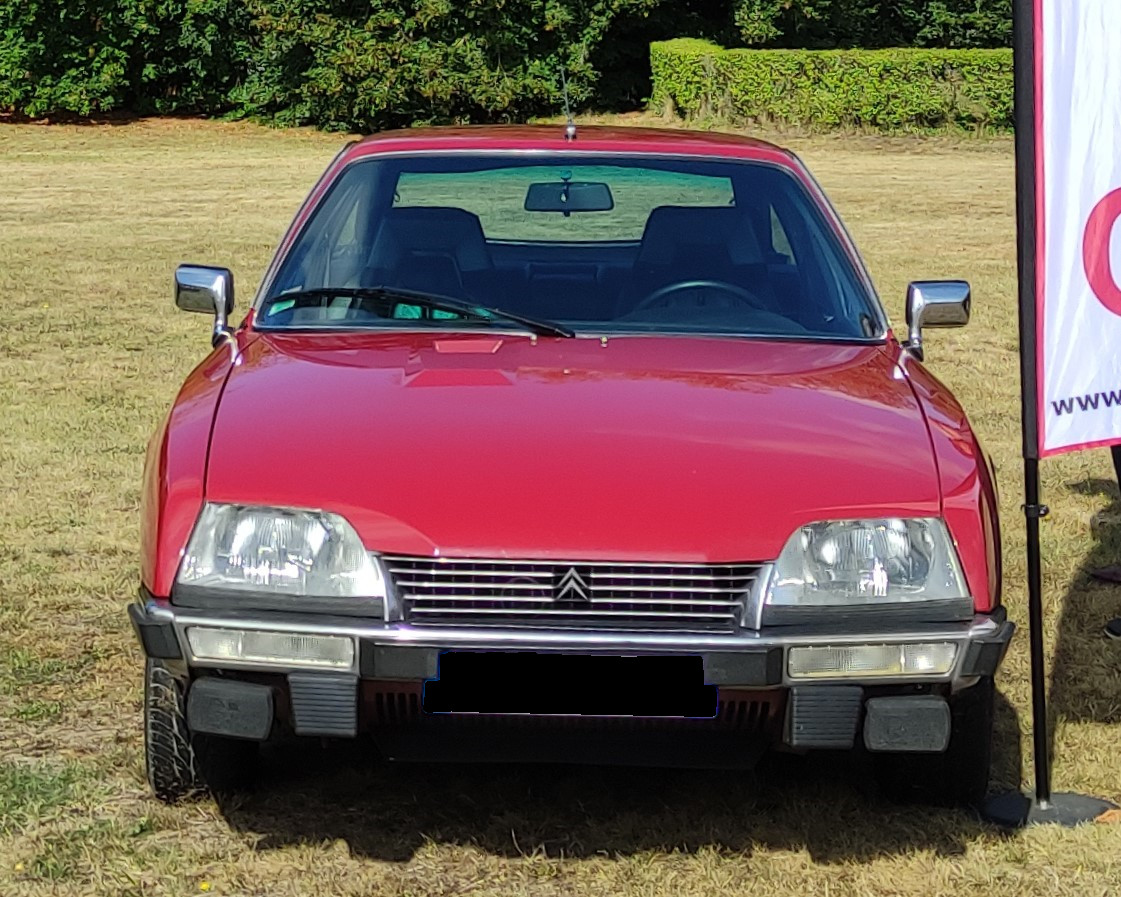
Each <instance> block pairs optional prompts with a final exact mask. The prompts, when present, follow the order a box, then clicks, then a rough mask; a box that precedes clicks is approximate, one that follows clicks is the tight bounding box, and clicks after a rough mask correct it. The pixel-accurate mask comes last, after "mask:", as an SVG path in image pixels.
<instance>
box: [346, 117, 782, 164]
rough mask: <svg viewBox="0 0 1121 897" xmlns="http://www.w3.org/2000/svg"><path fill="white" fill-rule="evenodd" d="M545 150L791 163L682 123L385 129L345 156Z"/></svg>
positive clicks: (765, 147)
mask: <svg viewBox="0 0 1121 897" xmlns="http://www.w3.org/2000/svg"><path fill="white" fill-rule="evenodd" d="M487 150H494V151H511V150H513V151H517V150H522V151H534V150H536V151H541V150H549V151H555V152H596V153H608V154H610V153H650V154H660V155H677V156H723V157H725V158H736V159H755V160H761V161H769V162H776V163H779V164H785V165H790V164H791V163H793V162H794V161H795V156H794V154H793V153H791V152H790V151H789V150H786V149H783V148H782V147H779V146H776V145H775V144H773V143H768V142H766V141H765V140H757V139H756V138H754V137H747V136H744V135H741V134H727V133H723V132H721V131H689V130H685V129H681V128H637V127H635V128H632V127H611V126H603V125H577V128H576V139H575V140H566V139H565V126H564V125H563V124H555V125H476V126H465V127H439V128H408V129H404V130H398V131H382V132H380V133H378V134H372V135H370V136H369V137H365V138H363V139H361V140H358V141H356V142H354V143H352V144H351V145H350V146H349V147H347V149H346V150H345V151H344V153H343V161H351V160H352V159H355V158H359V157H362V156H368V155H374V154H378V153H390V152H434V151H446V152H454V151H468V152H470V151H474V152H479V151H487Z"/></svg>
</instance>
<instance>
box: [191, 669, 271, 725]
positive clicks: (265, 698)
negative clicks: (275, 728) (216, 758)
mask: <svg viewBox="0 0 1121 897" xmlns="http://www.w3.org/2000/svg"><path fill="white" fill-rule="evenodd" d="M272 720H273V698H272V689H271V688H269V687H268V686H267V685H258V684H256V683H253V682H238V681H236V680H234V679H220V678H218V677H216V676H205V677H203V678H201V679H196V680H195V681H194V682H193V683H191V687H190V689H189V690H188V692H187V725H188V727H189V728H190V729H191V731H192V732H199V733H201V734H204V735H224V736H226V737H227V738H247V739H251V740H253V741H264V740H265V739H266V738H268V737H269V733H270V732H271V731H272Z"/></svg>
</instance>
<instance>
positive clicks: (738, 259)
mask: <svg viewBox="0 0 1121 897" xmlns="http://www.w3.org/2000/svg"><path fill="white" fill-rule="evenodd" d="M175 295H176V303H177V304H178V306H179V307H180V308H182V309H185V310H187V311H199V312H209V313H212V314H213V315H214V321H215V323H214V330H213V351H212V352H211V353H210V355H209V356H208V357H207V358H206V359H205V360H204V361H203V362H202V363H201V364H200V365H199V366H198V368H196V369H195V371H194V372H193V373H192V374H191V375H190V376H189V377H188V379H187V381H186V383H185V384H184V385H183V388H182V389H181V391H180V392H179V395H178V398H177V399H176V401H175V403H174V405H173V406H172V408H171V411H170V413H169V414H168V416H167V419H166V420H165V421H164V423H163V424H162V426H161V427H160V428H159V430H158V432H157V433H156V434H155V436H154V438H153V439H152V442H151V445H150V447H149V451H148V456H147V466H146V473H145V479H144V490H143V492H144V500H143V536H142V549H143V550H142V555H143V562H142V574H141V588H140V601H139V602H138V603H135V604H133V605H131V606H130V608H129V612H130V616H131V620H132V623H133V625H134V627H135V629H136V632H137V635H138V637H139V639H140V642H141V644H142V646H143V649H144V652H145V655H146V657H147V663H146V696H145V710H146V719H145V738H146V746H147V771H148V778H149V781H150V783H151V786H152V788H153V790H154V792H155V793H156V795H157V796H158V797H160V798H161V799H163V800H167V801H171V800H175V799H177V798H179V797H181V796H184V795H185V794H188V793H192V792H195V791H197V790H200V789H203V788H210V789H212V790H222V789H226V788H230V787H237V786H238V785H241V784H244V783H245V781H246V776H248V774H249V773H250V771H251V770H252V767H253V762H252V761H253V755H254V752H255V751H256V750H257V749H258V747H259V745H260V743H261V742H263V741H265V740H267V739H269V738H270V737H277V736H280V735H285V736H287V735H293V734H294V735H296V736H316V737H332V738H334V737H338V738H352V737H358V736H365V737H372V740H373V741H374V743H375V744H376V746H377V748H378V749H379V750H380V751H381V753H382V754H383V755H385V756H387V757H390V758H396V759H432V758H437V757H450V758H459V759H483V760H497V759H509V758H511V757H515V758H520V759H524V760H554V761H565V762H567V761H576V760H591V761H594V762H617V763H656V764H662V763H679V762H684V763H699V764H703V765H712V766H732V767H735V766H742V765H747V764H749V763H751V762H753V761H754V760H755V759H756V758H757V757H758V756H759V754H760V752H761V751H762V750H764V749H766V748H778V749H786V750H791V751H799V752H800V751H811V750H838V749H840V750H860V751H864V752H867V753H868V755H869V760H870V762H871V764H872V765H873V766H874V768H875V769H876V770H877V773H878V776H879V779H880V783H881V787H882V788H883V789H884V790H885V791H886V793H888V794H889V795H891V796H892V797H895V798H918V799H924V800H936V801H940V802H945V801H951V802H967V801H974V800H976V799H978V798H979V797H981V796H982V795H983V794H984V792H985V790H986V787H987V783H988V770H989V759H990V749H991V740H992V726H993V700H994V689H993V675H994V673H995V672H996V669H997V667H998V665H999V664H1000V662H1001V660H1002V658H1003V656H1004V652H1005V649H1006V647H1007V645H1008V641H1009V639H1010V638H1011V636H1012V632H1013V626H1012V624H1011V623H1010V622H1008V621H1007V619H1006V617H1005V612H1004V610H1003V609H1002V608H1001V606H1000V554H999V551H1000V549H999V546H1000V538H999V533H998V524H997V516H996V499H995V495H994V482H993V476H992V471H991V468H990V465H989V463H988V461H987V458H986V456H985V454H984V453H983V451H982V449H981V447H980V446H979V444H978V442H977V439H976V437H975V436H974V434H973V432H972V430H971V429H970V426H969V423H968V422H967V420H966V417H965V415H964V413H963V412H962V410H961V408H960V407H959V405H958V403H957V402H956V401H955V400H954V398H953V396H952V395H951V394H950V393H949V392H948V391H947V390H946V388H945V387H944V386H942V385H941V384H940V383H939V382H938V381H937V380H936V379H935V378H934V377H933V376H932V375H931V374H930V373H929V372H928V371H927V370H926V368H924V367H923V365H922V363H921V361H922V341H921V339H922V329H923V328H924V327H927V326H954V325H961V324H964V323H966V321H967V320H968V317H969V304H970V293H969V287H968V285H967V284H965V283H962V282H960V281H943V282H919V283H914V284H912V286H911V288H910V291H909V296H908V306H907V315H908V323H909V333H908V334H907V338H906V339H905V340H900V339H899V338H897V336H896V335H895V333H893V331H892V330H891V328H890V325H889V323H888V321H887V318H886V317H885V314H884V311H883V308H882V307H881V305H880V302H879V300H878V299H877V296H876V293H875V290H874V288H873V286H872V283H871V281H870V280H869V277H868V274H867V272H866V270H865V268H864V266H863V264H862V263H861V260H860V257H859V255H858V254H857V251H856V249H855V248H854V246H853V244H852V242H851V240H850V239H849V237H848V235H847V234H846V232H845V230H844V228H843V226H842V225H841V223H840V221H839V220H838V218H837V215H836V213H835V212H834V211H833V209H832V208H831V207H830V205H829V203H828V201H827V200H826V198H825V196H824V195H823V194H822V191H821V189H820V187H818V185H817V184H816V183H815V181H814V180H813V179H812V177H811V176H810V174H809V173H808V172H807V170H806V168H805V167H804V166H803V165H802V163H801V162H800V161H799V160H798V159H797V158H796V157H795V156H794V155H793V154H791V153H790V152H787V151H785V150H782V149H779V148H778V147H775V146H772V145H769V144H766V143H762V142H758V141H755V140H750V139H746V138H742V137H737V136H730V135H724V134H716V133H690V132H685V131H657V130H639V129H607V128H579V129H578V130H577V132H576V133H575V134H572V133H571V132H569V133H566V131H565V130H564V129H562V128H560V127H553V126H548V127H508V128H507V127H503V128H468V129H433V130H412V131H406V132H397V133H385V134H380V135H377V136H375V137H371V138H368V139H366V140H362V141H359V142H356V143H352V144H350V145H349V146H347V147H346V148H345V149H343V151H342V152H341V153H340V154H339V155H338V157H337V158H336V159H335V160H334V162H332V163H331V165H330V167H329V168H328V169H327V171H326V173H325V174H324V175H323V176H322V178H320V180H319V182H318V183H317V184H316V186H315V188H314V189H313V190H312V192H311V195H310V196H309V197H308V199H307V201H306V202H305V203H304V205H303V207H302V208H301V209H300V211H299V214H298V215H297V216H296V219H295V221H294V222H293V224H292V226H291V228H290V229H289V231H288V233H287V235H286V236H285V237H284V239H283V242H282V243H281V245H280V248H279V250H278V251H277V253H276V256H275V258H274V260H273V262H272V264H271V265H270V266H269V268H268V271H267V272H266V274H265V277H264V280H263V282H262V284H261V287H260V289H259V290H258V292H257V295H256V297H255V298H254V299H253V302H252V305H251V307H250V309H249V312H248V314H247V315H246V317H245V318H244V320H243V321H242V322H241V324H240V325H238V326H237V327H236V328H231V327H230V326H228V324H227V320H228V316H229V315H230V313H231V312H232V310H233V308H234V293H233V277H232V275H231V273H230V272H229V271H228V270H225V269H222V268H212V267H201V266H193V265H192V266H183V267H181V268H179V270H178V271H177V272H176V293H175Z"/></svg>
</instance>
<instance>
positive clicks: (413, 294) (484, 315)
mask: <svg viewBox="0 0 1121 897" xmlns="http://www.w3.org/2000/svg"><path fill="white" fill-rule="evenodd" d="M333 296H354V297H357V298H359V299H366V298H368V299H397V300H400V301H401V302H405V303H408V304H410V305H420V306H423V307H425V308H428V309H433V310H435V311H446V312H451V313H453V314H459V315H463V316H465V317H468V318H471V319H473V320H476V321H492V322H493V321H509V322H511V323H514V324H520V325H521V326H522V327H524V328H526V329H527V330H529V331H530V332H531V333H536V334H538V335H541V336H562V337H565V338H569V339H570V338H572V337H574V336H576V331H574V330H572V329H571V328H570V327H566V326H565V325H564V324H560V323H558V322H556V321H549V320H546V319H544V318H531V317H529V316H527V315H519V314H516V313H515V312H512V311H504V310H503V309H501V308H494V307H493V306H490V305H479V304H478V303H475V302H467V301H466V300H463V299H453V298H452V297H451V296H442V295H440V294H438V293H424V292H420V291H418V290H406V289H401V288H398V287H387V286H374V287H321V288H318V289H312V290H293V291H292V292H290V293H281V294H279V295H277V296H273V297H272V299H270V300H269V302H270V304H271V303H274V302H284V301H288V300H292V299H295V300H300V299H303V298H328V297H333Z"/></svg>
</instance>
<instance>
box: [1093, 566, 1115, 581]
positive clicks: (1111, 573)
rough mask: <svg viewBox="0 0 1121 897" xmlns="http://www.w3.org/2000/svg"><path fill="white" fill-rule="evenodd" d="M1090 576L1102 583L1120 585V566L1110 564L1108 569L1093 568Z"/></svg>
mask: <svg viewBox="0 0 1121 897" xmlns="http://www.w3.org/2000/svg"><path fill="white" fill-rule="evenodd" d="M1090 576H1092V577H1093V578H1094V579H1097V580H1101V581H1102V582H1114V583H1121V564H1111V565H1110V566H1108V567H1094V568H1093V569H1091V570H1090Z"/></svg>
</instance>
